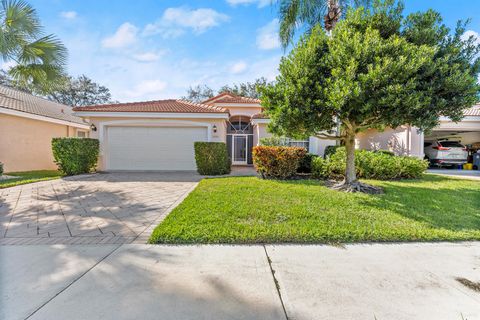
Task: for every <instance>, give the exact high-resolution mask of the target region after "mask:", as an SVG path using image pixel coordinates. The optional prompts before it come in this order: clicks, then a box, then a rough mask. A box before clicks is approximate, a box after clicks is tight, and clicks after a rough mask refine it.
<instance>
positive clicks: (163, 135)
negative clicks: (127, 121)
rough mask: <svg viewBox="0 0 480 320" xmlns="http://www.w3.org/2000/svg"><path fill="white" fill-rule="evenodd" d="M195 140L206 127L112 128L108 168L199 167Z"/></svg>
mask: <svg viewBox="0 0 480 320" xmlns="http://www.w3.org/2000/svg"><path fill="white" fill-rule="evenodd" d="M195 141H207V129H206V128H205V127H109V128H108V129H107V170H195V169H196V165H195V155H194V151H193V143H194V142H195Z"/></svg>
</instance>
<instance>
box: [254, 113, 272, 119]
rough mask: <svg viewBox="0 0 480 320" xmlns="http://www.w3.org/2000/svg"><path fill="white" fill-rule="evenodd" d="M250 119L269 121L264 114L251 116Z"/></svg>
mask: <svg viewBox="0 0 480 320" xmlns="http://www.w3.org/2000/svg"><path fill="white" fill-rule="evenodd" d="M252 119H270V118H269V117H268V116H267V115H266V114H265V113H256V114H254V115H253V116H252Z"/></svg>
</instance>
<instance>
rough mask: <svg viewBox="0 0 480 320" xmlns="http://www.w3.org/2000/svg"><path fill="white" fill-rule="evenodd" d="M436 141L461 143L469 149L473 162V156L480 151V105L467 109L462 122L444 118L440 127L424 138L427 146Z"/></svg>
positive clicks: (469, 159) (470, 160) (470, 158)
mask: <svg viewBox="0 0 480 320" xmlns="http://www.w3.org/2000/svg"><path fill="white" fill-rule="evenodd" d="M436 140H449V141H459V142H460V143H461V144H463V145H465V146H466V147H467V149H468V151H469V158H468V161H469V162H472V158H473V157H472V155H473V154H474V153H475V152H478V151H479V149H480V105H476V106H473V107H472V108H469V109H467V110H466V111H465V117H464V118H463V119H462V121H460V122H453V121H451V120H450V119H449V118H446V117H442V118H441V119H440V125H439V126H438V127H436V128H435V129H433V131H432V132H431V133H430V134H429V135H425V137H424V141H425V145H427V144H428V143H431V142H434V141H436Z"/></svg>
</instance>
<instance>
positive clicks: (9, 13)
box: [0, 0, 42, 38]
mask: <svg viewBox="0 0 480 320" xmlns="http://www.w3.org/2000/svg"><path fill="white" fill-rule="evenodd" d="M1 10H2V11H1V14H0V16H1V18H2V20H4V21H2V25H3V28H4V32H7V33H19V34H22V35H24V36H25V37H27V38H36V37H37V36H38V35H39V34H41V32H42V26H41V24H40V20H39V18H38V15H37V12H36V11H35V9H33V7H32V6H30V5H29V4H28V3H27V2H25V1H23V0H3V1H2V9H1Z"/></svg>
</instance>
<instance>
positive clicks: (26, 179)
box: [0, 170, 62, 189]
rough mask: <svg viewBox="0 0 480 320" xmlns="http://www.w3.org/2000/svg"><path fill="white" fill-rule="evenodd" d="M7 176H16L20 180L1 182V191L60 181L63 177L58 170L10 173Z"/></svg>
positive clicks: (13, 179)
mask: <svg viewBox="0 0 480 320" xmlns="http://www.w3.org/2000/svg"><path fill="white" fill-rule="evenodd" d="M5 175H7V176H16V177H18V178H12V179H8V180H0V189H3V188H8V187H14V186H18V185H21V184H27V183H32V182H38V181H44V180H52V179H58V178H60V177H61V176H62V173H61V172H60V171H57V170H38V171H23V172H9V173H5Z"/></svg>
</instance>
